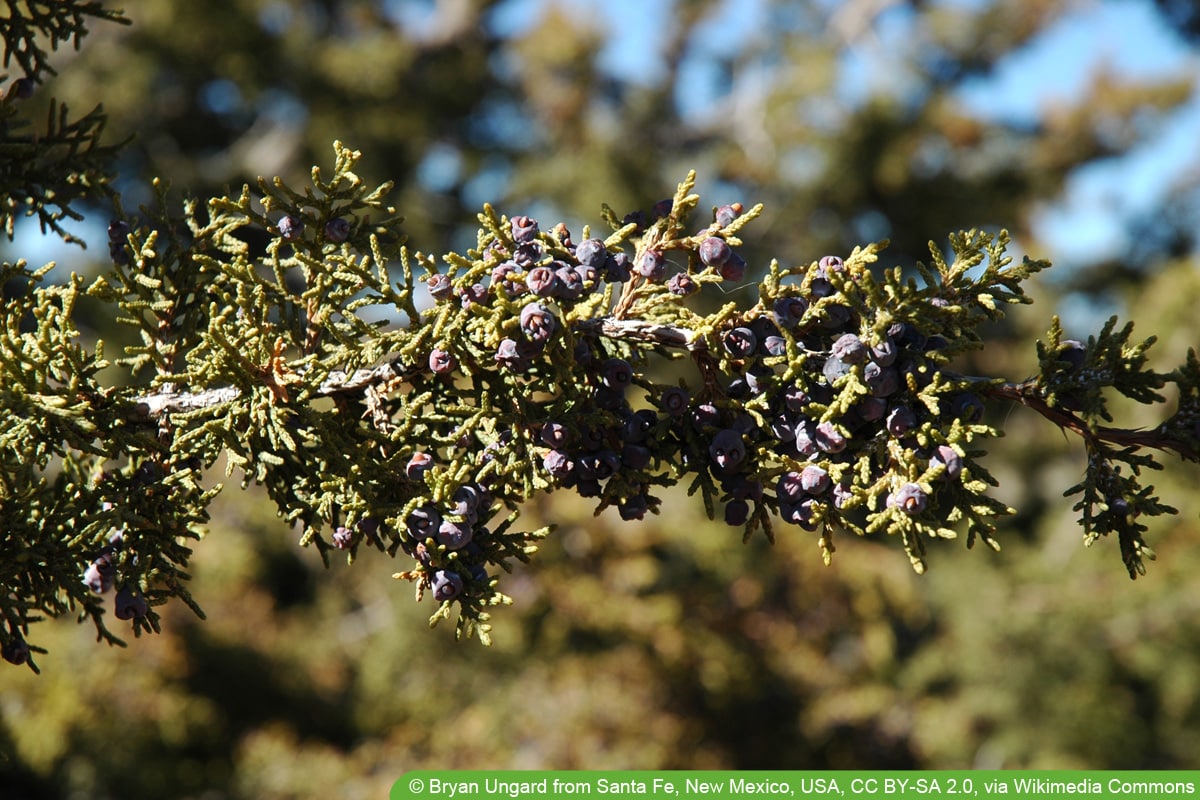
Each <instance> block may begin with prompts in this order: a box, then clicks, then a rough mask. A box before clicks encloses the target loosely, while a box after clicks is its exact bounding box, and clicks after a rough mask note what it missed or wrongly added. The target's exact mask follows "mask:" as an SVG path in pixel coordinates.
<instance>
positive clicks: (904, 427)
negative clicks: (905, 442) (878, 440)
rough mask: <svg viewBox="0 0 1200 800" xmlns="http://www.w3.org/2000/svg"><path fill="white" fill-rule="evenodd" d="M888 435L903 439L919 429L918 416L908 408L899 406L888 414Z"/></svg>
mask: <svg viewBox="0 0 1200 800" xmlns="http://www.w3.org/2000/svg"><path fill="white" fill-rule="evenodd" d="M884 424H885V425H886V426H887V430H888V433H890V434H891V435H892V436H894V437H896V438H897V439H903V438H904V437H905V436H907V435H908V434H909V432H910V431H911V430H912V429H913V428H915V427H917V415H916V414H914V413H913V410H912V409H911V408H909V407H908V406H897V407H896V408H893V409H892V411H891V413H890V414H888V417H887V422H886V423H884Z"/></svg>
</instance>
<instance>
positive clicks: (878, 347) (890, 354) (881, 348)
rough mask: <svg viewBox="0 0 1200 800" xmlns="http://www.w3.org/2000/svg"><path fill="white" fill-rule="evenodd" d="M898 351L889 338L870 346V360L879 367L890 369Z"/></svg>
mask: <svg viewBox="0 0 1200 800" xmlns="http://www.w3.org/2000/svg"><path fill="white" fill-rule="evenodd" d="M898 353H899V351H898V350H897V348H896V343H895V342H894V341H892V339H891V338H890V337H888V338H885V339H883V340H882V341H879V342H876V343H875V344H873V345H871V360H872V361H874V362H875V363H876V364H878V365H879V366H881V367H890V366H891V365H892V364H894V363H895V362H896V356H897V355H898Z"/></svg>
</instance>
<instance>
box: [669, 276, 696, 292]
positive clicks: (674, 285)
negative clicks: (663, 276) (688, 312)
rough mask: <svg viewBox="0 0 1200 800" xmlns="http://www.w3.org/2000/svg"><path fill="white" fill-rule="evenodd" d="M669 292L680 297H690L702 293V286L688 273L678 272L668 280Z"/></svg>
mask: <svg viewBox="0 0 1200 800" xmlns="http://www.w3.org/2000/svg"><path fill="white" fill-rule="evenodd" d="M667 291H669V292H670V293H671V294H673V295H677V296H679V297H689V296H690V295H693V294H695V293H696V292H698V291H700V284H698V283H696V281H695V280H694V279H693V278H692V276H691V275H688V274H687V273H686V272H676V273H675V274H674V275H672V276H671V277H670V278H669V279H668V280H667Z"/></svg>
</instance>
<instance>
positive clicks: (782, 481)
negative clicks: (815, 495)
mask: <svg viewBox="0 0 1200 800" xmlns="http://www.w3.org/2000/svg"><path fill="white" fill-rule="evenodd" d="M775 495H776V496H777V497H778V498H779V502H780V503H785V502H786V503H797V502H799V501H800V498H802V497H804V480H803V477H802V475H801V473H799V472H785V473H783V474H782V475H780V476H779V480H778V481H777V482H776V484H775Z"/></svg>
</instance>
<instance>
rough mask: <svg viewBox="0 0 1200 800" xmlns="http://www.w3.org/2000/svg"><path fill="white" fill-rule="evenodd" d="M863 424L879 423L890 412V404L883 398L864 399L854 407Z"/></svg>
mask: <svg viewBox="0 0 1200 800" xmlns="http://www.w3.org/2000/svg"><path fill="white" fill-rule="evenodd" d="M854 410H855V411H857V412H858V415H859V416H860V417H862V421H863V422H878V421H879V420H881V419H883V416H884V414H886V413H887V410H888V402H887V400H886V399H884V398H882V397H864V398H863V399H862V400H859V401H858V403H857V404H856V405H855V406H854Z"/></svg>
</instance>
